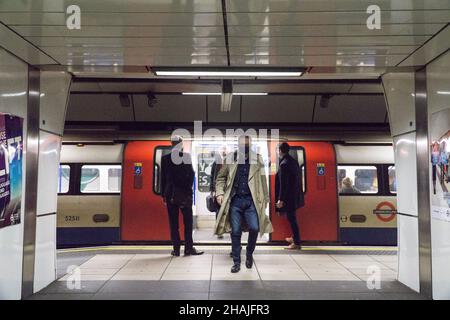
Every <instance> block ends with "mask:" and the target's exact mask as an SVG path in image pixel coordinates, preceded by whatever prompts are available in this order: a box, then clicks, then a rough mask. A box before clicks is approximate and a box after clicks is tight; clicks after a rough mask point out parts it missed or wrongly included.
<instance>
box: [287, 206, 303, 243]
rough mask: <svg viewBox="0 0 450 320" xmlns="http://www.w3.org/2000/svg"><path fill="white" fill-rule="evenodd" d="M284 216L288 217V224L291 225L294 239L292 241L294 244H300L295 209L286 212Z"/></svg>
mask: <svg viewBox="0 0 450 320" xmlns="http://www.w3.org/2000/svg"><path fill="white" fill-rule="evenodd" d="M286 218H287V219H288V221H289V224H290V225H291V230H292V238H293V239H294V243H295V244H296V245H300V229H299V227H298V223H297V215H296V213H295V210H294V211H289V212H286Z"/></svg>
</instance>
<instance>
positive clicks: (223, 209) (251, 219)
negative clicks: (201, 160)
mask: <svg viewBox="0 0 450 320" xmlns="http://www.w3.org/2000/svg"><path fill="white" fill-rule="evenodd" d="M250 145H251V138H250V137H249V136H240V137H239V150H238V151H236V152H233V153H231V154H229V155H228V157H227V158H226V159H225V163H224V165H223V166H222V168H221V170H220V171H219V173H218V175H217V179H216V198H217V202H218V203H219V205H220V211H219V214H218V217H217V220H216V227H215V234H216V235H221V234H223V233H226V232H230V231H231V244H232V255H233V267H232V268H231V272H232V273H236V272H239V270H240V269H241V252H240V251H241V236H242V230H243V228H242V224H243V223H245V225H246V227H247V228H246V229H248V232H249V236H248V244H247V250H246V256H247V258H246V261H245V265H246V267H247V268H249V269H250V268H252V266H253V252H254V250H255V247H256V240H257V238H258V232H259V233H260V235H261V236H262V235H263V234H264V233H271V232H272V224H271V222H270V220H269V217H268V216H266V214H265V209H266V208H267V205H268V203H269V191H268V187H267V177H266V173H265V170H264V164H263V161H262V157H261V156H260V155H259V154H256V153H254V152H252V151H251V148H250Z"/></svg>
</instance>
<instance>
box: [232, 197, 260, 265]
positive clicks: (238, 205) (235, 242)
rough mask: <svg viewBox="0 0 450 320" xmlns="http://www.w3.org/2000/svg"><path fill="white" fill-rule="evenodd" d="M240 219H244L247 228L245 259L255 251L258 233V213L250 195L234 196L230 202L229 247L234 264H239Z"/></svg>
mask: <svg viewBox="0 0 450 320" xmlns="http://www.w3.org/2000/svg"><path fill="white" fill-rule="evenodd" d="M242 219H245V223H246V224H247V227H248V232H249V234H248V243H247V257H250V256H252V255H253V251H255V247H256V240H257V238H258V232H259V221H258V212H257V211H256V208H255V204H254V203H253V198H252V196H251V195H248V196H234V197H233V199H232V200H231V205H230V220H231V246H232V253H233V262H234V263H235V264H240V263H241V237H242Z"/></svg>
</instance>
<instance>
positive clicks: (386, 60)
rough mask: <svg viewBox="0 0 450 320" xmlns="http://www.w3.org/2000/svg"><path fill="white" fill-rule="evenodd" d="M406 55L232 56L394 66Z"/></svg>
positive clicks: (249, 61)
mask: <svg viewBox="0 0 450 320" xmlns="http://www.w3.org/2000/svg"><path fill="white" fill-rule="evenodd" d="M404 57H405V56H404V55H393V56H382V55H379V56H375V55H374V56H365V55H354V56H334V55H333V56H330V55H328V56H327V55H323V56H277V55H269V56H261V55H257V56H251V55H246V56H237V55H232V56H231V64H232V65H234V66H243V65H274V66H305V67H308V66H379V67H381V66H394V65H396V64H397V63H399V62H400V61H402V60H403V59H404Z"/></svg>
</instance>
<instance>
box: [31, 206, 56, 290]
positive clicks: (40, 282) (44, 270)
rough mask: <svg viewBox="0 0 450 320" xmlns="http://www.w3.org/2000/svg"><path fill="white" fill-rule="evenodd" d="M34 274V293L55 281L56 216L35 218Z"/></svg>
mask: <svg viewBox="0 0 450 320" xmlns="http://www.w3.org/2000/svg"><path fill="white" fill-rule="evenodd" d="M34 274H35V276H34V292H38V291H40V290H42V289H43V288H45V287H46V286H48V285H49V284H50V283H52V282H53V281H54V280H55V279H56V215H49V216H38V217H37V221H36V258H35V263H34Z"/></svg>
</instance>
